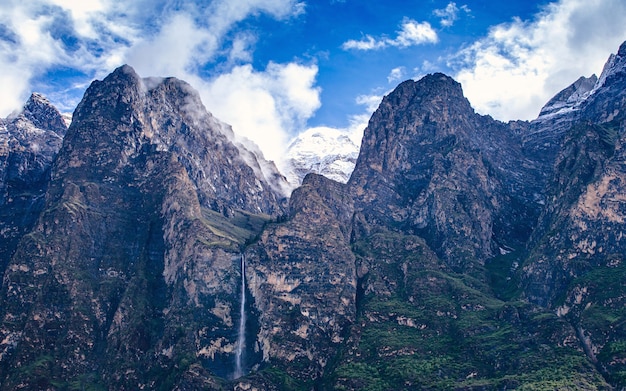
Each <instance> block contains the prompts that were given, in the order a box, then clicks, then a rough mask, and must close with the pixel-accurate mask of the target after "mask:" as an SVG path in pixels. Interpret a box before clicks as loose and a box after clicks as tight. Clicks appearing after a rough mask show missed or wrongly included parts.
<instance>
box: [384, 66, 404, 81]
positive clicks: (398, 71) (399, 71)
mask: <svg viewBox="0 0 626 391" xmlns="http://www.w3.org/2000/svg"><path fill="white" fill-rule="evenodd" d="M405 73H406V69H405V68H404V67H397V68H393V69H392V70H391V72H389V76H387V81H388V82H389V83H393V82H394V81H398V80H401V79H402V78H403V77H404V75H405Z"/></svg>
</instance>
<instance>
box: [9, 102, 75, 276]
mask: <svg viewBox="0 0 626 391" xmlns="http://www.w3.org/2000/svg"><path fill="white" fill-rule="evenodd" d="M65 131H66V126H65V123H64V122H63V118H62V117H61V114H60V113H59V112H58V111H57V109H56V108H54V106H52V105H51V104H50V102H48V100H47V99H46V98H44V97H43V96H41V95H39V94H33V95H32V96H31V97H30V99H29V100H28V102H27V103H26V104H25V105H24V108H23V109H22V111H21V112H19V113H17V114H14V115H12V116H10V117H9V118H6V119H0V272H2V273H4V270H5V267H6V265H7V263H8V262H9V259H10V258H11V256H12V255H13V253H14V251H15V249H16V246H17V242H18V241H19V239H20V238H21V237H22V236H23V235H24V234H25V233H27V232H28V231H30V229H31V228H32V226H33V224H34V222H35V220H36V219H37V217H38V216H39V213H40V212H41V210H42V208H43V205H44V195H45V192H46V189H47V187H48V181H49V180H50V167H51V166H52V161H53V160H54V157H55V156H56V154H57V152H58V151H59V148H61V143H62V141H63V135H64V134H65Z"/></svg>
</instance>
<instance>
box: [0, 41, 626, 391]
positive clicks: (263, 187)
mask: <svg viewBox="0 0 626 391" xmlns="http://www.w3.org/2000/svg"><path fill="white" fill-rule="evenodd" d="M625 91H626V43H624V44H623V45H622V46H621V47H620V48H619V50H618V52H617V53H616V54H615V55H612V56H611V57H610V58H609V60H608V62H607V64H606V66H605V68H604V70H603V72H602V74H601V75H600V77H596V76H592V77H590V78H584V77H583V78H581V79H579V80H577V81H575V82H574V83H573V84H572V85H570V86H569V87H567V88H565V89H564V90H563V91H561V92H560V93H559V94H557V95H556V96H555V97H554V98H553V99H551V100H550V101H549V102H548V103H547V104H546V105H545V106H544V108H543V109H542V110H541V112H540V115H539V117H538V118H537V119H536V120H534V121H530V122H527V121H511V122H508V123H503V122H500V121H496V120H494V119H493V118H491V117H490V116H484V115H479V114H477V113H476V112H475V111H474V110H473V109H472V107H471V105H470V103H469V101H468V100H467V99H466V98H465V97H464V96H463V91H462V87H461V85H460V84H459V83H457V82H456V81H454V80H453V79H452V78H450V77H449V76H446V75H444V74H440V73H436V74H431V75H427V76H425V77H424V78H422V79H420V80H418V81H414V80H408V81H405V82H403V83H401V84H400V85H399V86H397V87H396V89H395V90H394V91H392V92H391V93H389V94H388V95H387V96H385V97H384V98H383V100H382V102H381V104H380V106H379V107H378V109H377V110H376V112H375V113H374V114H373V115H372V117H371V119H370V121H369V124H368V126H367V128H366V129H365V131H364V135H363V139H362V142H361V147H360V151H359V153H358V157H356V156H354V155H353V152H352V150H353V146H352V145H350V143H348V141H349V140H343V139H339V138H336V140H339V141H338V142H337V141H335V142H333V143H334V145H335V146H339V147H341V148H339V147H337V148H335V147H333V148H327V147H326V146H325V145H326V144H325V143H326V141H325V137H326V136H325V135H323V134H319V133H317V134H315V133H313V134H308V135H303V136H302V138H301V139H300V140H299V141H298V142H296V143H295V144H294V148H293V149H292V150H293V151H295V152H294V154H293V155H292V163H291V164H292V167H293V172H291V173H287V175H288V176H289V177H296V178H298V180H300V179H299V178H302V184H301V185H300V186H299V187H297V188H296V189H295V190H293V192H291V194H289V192H288V189H289V188H290V184H289V183H288V182H287V180H286V179H285V176H283V175H282V174H281V173H280V172H278V170H277V169H276V167H275V166H274V165H273V163H272V162H268V161H266V160H265V159H264V158H263V157H262V154H261V153H260V152H259V151H258V149H257V148H256V147H254V146H253V145H249V143H245V142H241V141H239V140H238V139H237V138H236V137H235V135H234V133H233V131H232V129H231V128H230V127H229V126H228V125H226V124H224V123H222V122H221V121H219V120H218V119H216V118H214V117H213V116H212V115H211V114H210V113H209V112H208V111H207V110H206V108H205V107H204V106H203V105H202V102H201V101H200V99H199V97H198V94H197V93H196V92H195V91H194V90H193V89H192V88H191V87H190V86H189V85H188V84H187V83H185V82H183V81H181V80H178V79H175V78H164V79H161V78H141V77H139V76H138V75H137V74H136V73H135V71H134V70H133V69H132V68H131V67H129V66H122V67H120V68H118V69H116V70H115V71H114V72H113V73H111V74H110V75H109V76H107V77H106V78H105V79H103V80H102V81H99V80H97V81H94V82H93V83H92V84H91V86H90V87H89V88H88V89H87V91H86V92H85V95H84V97H83V99H82V101H81V102H80V104H79V105H78V107H77V108H76V110H75V111H74V113H73V116H72V121H71V124H70V125H69V127H67V125H66V123H65V121H64V119H63V116H62V115H61V114H60V113H59V112H58V110H56V109H55V108H54V107H53V106H52V105H51V104H50V102H49V101H47V100H46V99H45V98H44V97H42V96H41V95H38V94H33V95H32V96H31V98H30V99H29V101H28V102H27V103H26V105H25V106H24V108H23V110H22V111H20V112H18V113H16V114H14V115H11V116H9V117H8V118H6V119H2V120H0V145H2V148H1V149H0V163H1V164H0V189H1V193H0V273H2V276H3V279H2V287H1V290H0V389H2V390H22V389H24V390H79V389H81V390H85V389H88V390H137V389H151V390H372V391H373V390H415V389H428V390H435V389H440V390H449V389H455V390H492V389H498V390H504V389H519V390H543V389H545V390H571V389H585V390H623V389H625V387H626V286H625V284H624V281H626V265H625V264H624V254H625V253H626V251H625V250H626V238H625V236H624V232H623V231H624V223H625V222H626V164H625V162H626V155H625V154H626V152H625V147H626V92H625ZM306 139H309V140H311V141H309V142H308V143H307V142H306V141H303V140H306ZM333 143H331V144H333ZM307 144H308V145H307ZM311 145H314V146H311ZM343 146H345V148H343ZM316 150H318V151H322V153H321V156H320V154H316V153H311V151H316ZM298 151H299V152H298ZM346 162H347V163H346ZM352 165H354V168H353V169H352ZM327 167H331V168H330V169H329V170H326V168H327ZM322 168H324V170H322ZM349 171H352V172H351V174H350V175H349V177H348V176H347V174H346V172H349ZM319 173H327V175H328V176H332V177H331V178H328V177H325V176H323V175H319ZM305 174H306V175H305Z"/></svg>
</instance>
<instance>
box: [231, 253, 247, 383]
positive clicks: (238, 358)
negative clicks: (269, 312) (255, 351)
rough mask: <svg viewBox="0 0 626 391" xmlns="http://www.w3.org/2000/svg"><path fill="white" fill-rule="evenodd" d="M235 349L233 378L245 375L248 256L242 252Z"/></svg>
mask: <svg viewBox="0 0 626 391" xmlns="http://www.w3.org/2000/svg"><path fill="white" fill-rule="evenodd" d="M237 333H238V334H237V348H236V350H235V373H234V374H233V378H235V379H238V378H240V377H241V376H243V364H242V358H243V350H244V348H245V347H246V258H245V257H244V256H243V254H241V300H240V305H239V330H238V331H237Z"/></svg>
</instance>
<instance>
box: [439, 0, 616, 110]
mask: <svg viewBox="0 0 626 391" xmlns="http://www.w3.org/2000/svg"><path fill="white" fill-rule="evenodd" d="M625 19H626V3H625V2H624V1H622V0H594V1H587V0H560V1H557V2H554V3H550V4H548V5H547V6H545V8H544V9H543V10H542V11H541V12H540V13H538V14H537V15H536V16H535V18H534V19H533V20H530V21H522V20H520V19H519V18H517V19H514V20H513V21H511V22H510V23H504V24H500V25H496V26H493V27H492V28H491V29H490V31H489V34H488V36H487V37H485V38H483V39H480V40H478V41H476V42H475V43H473V44H472V45H470V46H468V47H467V48H465V49H464V50H462V51H461V52H460V54H459V55H458V56H457V57H456V58H454V59H453V60H452V61H451V62H450V64H449V65H450V66H451V67H453V68H454V69H456V75H455V78H456V79H457V80H458V81H459V82H461V84H462V85H463V89H464V91H465V94H466V96H467V97H468V99H469V100H470V102H471V103H472V105H473V106H474V107H475V108H476V110H477V111H479V112H481V113H484V114H490V115H492V116H494V117H495V118H498V119H502V120H509V119H532V118H535V117H536V116H537V115H538V113H539V110H540V108H541V106H542V105H543V104H545V103H546V102H547V101H548V100H549V99H550V98H551V97H552V96H553V95H555V94H556V93H557V92H558V91H560V90H561V89H563V88H565V87H566V86H568V85H569V84H571V83H572V82H574V81H575V80H576V79H578V77H580V76H590V75H591V74H593V73H597V74H598V73H599V72H601V71H602V66H603V64H604V62H605V61H606V59H607V57H608V55H609V54H610V53H611V52H615V51H617V49H618V47H619V45H620V43H621V42H622V41H624V39H626V24H625V23H624V20H625Z"/></svg>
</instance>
